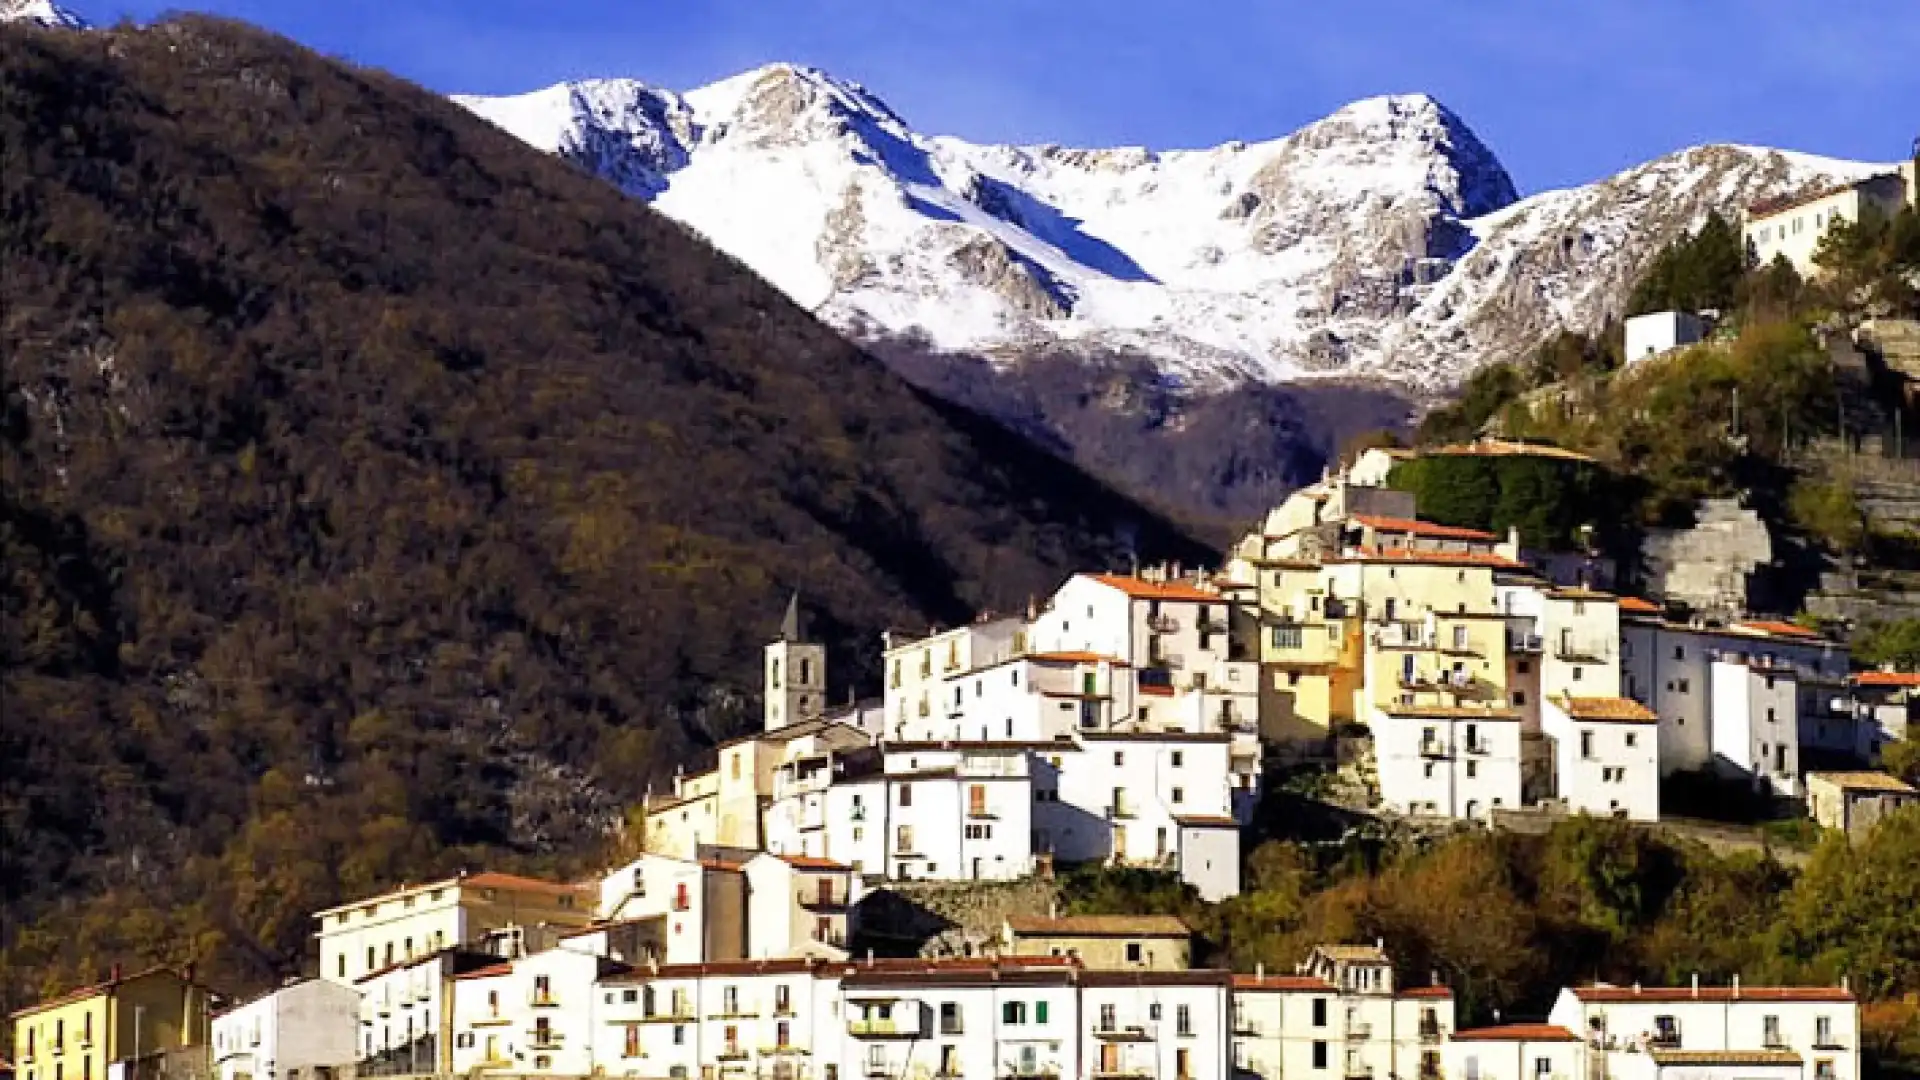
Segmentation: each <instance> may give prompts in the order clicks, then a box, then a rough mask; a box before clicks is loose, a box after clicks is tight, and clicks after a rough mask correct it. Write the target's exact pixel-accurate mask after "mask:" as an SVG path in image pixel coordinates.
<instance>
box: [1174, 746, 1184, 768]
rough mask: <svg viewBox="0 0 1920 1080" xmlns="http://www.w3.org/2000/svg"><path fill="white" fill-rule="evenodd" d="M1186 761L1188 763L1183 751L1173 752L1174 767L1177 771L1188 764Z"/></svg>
mask: <svg viewBox="0 0 1920 1080" xmlns="http://www.w3.org/2000/svg"><path fill="white" fill-rule="evenodd" d="M1186 761H1187V755H1186V754H1184V753H1182V752H1181V751H1179V750H1175V751H1174V752H1173V767H1174V768H1176V769H1177V768H1179V767H1180V766H1182V765H1184V764H1186Z"/></svg>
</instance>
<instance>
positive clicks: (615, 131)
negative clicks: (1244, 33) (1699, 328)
mask: <svg viewBox="0 0 1920 1080" xmlns="http://www.w3.org/2000/svg"><path fill="white" fill-rule="evenodd" d="M457 100H459V101H460V102H461V103H462V104H464V105H466V106H467V107H468V108H470V109H472V110H473V111H475V112H476V113H479V114H480V115H482V116H484V117H486V118H488V119H490V120H492V121H493V122H494V123H496V124H498V125H499V126H501V127H503V128H505V129H507V130H508V131H510V132H513V133H514V134H516V135H518V136H520V137H521V138H522V139H525V140H526V141H527V142H529V143H531V144H532V145H534V146H536V147H539V148H541V149H543V150H547V151H549V152H553V153H557V154H561V155H563V156H565V157H567V158H568V159H570V160H572V161H574V162H575V163H577V164H579V165H581V166H582V167H584V168H587V169H590V170H592V171H594V172H595V173H597V174H599V175H601V176H603V177H605V178H606V179H608V180H610V181H611V182H613V183H615V184H617V185H619V186H620V187H621V188H622V189H623V190H625V191H627V192H629V193H631V194H633V195H635V196H637V197H640V198H643V199H646V200H648V201H649V202H651V203H652V204H653V205H654V206H655V207H656V208H657V209H659V210H660V211H661V212H663V213H665V214H667V215H669V216H671V217H674V218H676V219H678V220H680V221H681V222H683V223H685V224H686V225H688V226H690V227H692V228H694V229H696V230H698V231H699V232H700V233H702V234H703V235H704V236H705V237H706V238H707V239H708V240H709V241H710V242H712V243H713V244H714V245H716V246H717V247H719V248H721V249H722V250H725V251H727V252H728V253H729V254H731V255H733V256H734V257H735V258H737V259H739V260H741V261H742V262H744V263H746V264H747V265H748V266H750V267H752V268H753V269H754V270H755V271H757V272H758V273H759V274H760V275H761V276H763V277H765V278H767V279H768V280H769V281H771V282H772V283H773V284H775V285H776V286H778V287H779V288H780V289H782V290H783V291H784V292H786V293H787V294H788V295H789V296H791V297H792V298H793V299H794V300H795V301H796V302H798V303H799V304H801V305H802V306H803V307H806V308H808V309H809V310H811V311H813V312H815V313H816V314H817V315H818V316H819V317H821V318H822V319H824V320H826V321H828V322H830V323H832V324H834V325H835V326H837V327H839V328H840V329H842V330H844V331H847V332H848V333H851V334H853V335H855V336H860V337H870V338H871V337H881V336H911V337H914V338H918V339H922V340H924V341H925V342H926V343H927V344H929V345H931V346H933V347H935V348H937V349H941V350H946V351H952V352H963V353H970V354H976V355H979V356H983V357H986V358H988V359H990V360H992V361H994V362H996V363H1001V364H1004V365H1012V364H1017V363H1019V362H1020V360H1022V359H1023V358H1024V357H1028V356H1032V355H1035V354H1037V353H1043V352H1044V353H1050V354H1056V355H1060V354H1065V355H1073V354H1079V355H1085V356H1098V355H1101V354H1109V353H1118V354H1127V355H1133V356H1142V357H1147V358H1151V359H1152V360H1153V361H1154V362H1155V364H1156V365H1157V366H1158V367H1159V369H1160V370H1161V371H1162V372H1163V373H1164V374H1165V375H1166V376H1167V377H1169V378H1170V379H1172V380H1175V381H1177V382H1179V383H1181V384H1182V385H1186V386H1190V387H1193V388H1195V389H1196V390H1203V389H1222V388H1229V387H1233V386H1238V385H1242V384H1244V383H1246V382H1249V381H1254V382H1266V383H1277V382H1286V381H1291V380H1297V379H1301V378H1305V377H1311V376H1364V377H1371V378H1385V379H1389V380H1392V381H1394V382H1397V383H1400V384H1403V385H1405V386H1409V387H1412V388H1415V389H1417V390H1423V391H1425V390H1441V389H1445V388H1447V387H1449V386H1451V385H1452V384H1454V383H1457V382H1458V381H1459V380H1460V379H1462V378H1463V377H1464V376H1465V375H1466V374H1467V373H1468V372H1469V371H1471V370H1472V368H1473V367H1476V366H1478V365H1480V364H1484V363H1490V362H1494V361H1498V360H1507V359H1514V358H1517V357H1521V356H1524V355H1526V354H1528V353H1529V352H1531V351H1532V350H1533V349H1535V348H1537V347H1538V345H1539V344H1540V343H1541V342H1542V341H1544V340H1546V338H1548V337H1549V336H1551V335H1552V334H1553V333H1555V332H1557V331H1559V330H1561V329H1576V330H1592V329H1597V328H1598V326H1599V325H1600V324H1601V323H1602V322H1603V321H1604V319H1605V318H1606V317H1607V316H1609V315H1611V314H1615V313H1617V311H1618V309H1619V307H1620V305H1621V304H1622V303H1623V302H1624V300H1625V297H1626V292H1627V290H1628V289H1629V288H1630V287H1631V282H1632V279H1633V277H1634V276H1635V275H1637V274H1638V273H1639V272H1640V269H1641V268H1642V267H1644V266H1645V265H1646V263H1647V262H1648V261H1649V260H1650V259H1651V258H1652V256H1653V254H1654V252H1655V251H1657V250H1658V248H1659V247H1660V246H1661V245H1663V244H1665V243H1666V242H1668V241H1669V240H1671V239H1672V238H1673V237H1675V236H1677V235H1678V234H1679V232H1680V231H1681V230H1684V229H1687V228H1691V227H1693V226H1694V225H1696V224H1697V223H1698V222H1699V221H1700V220H1701V219H1703V218H1704V217H1705V215H1706V213H1707V212H1708V211H1709V210H1711V209H1716V208H1717V209H1720V210H1721V211H1723V212H1726V213H1736V212H1738V210H1739V209H1740V207H1741V206H1743V205H1744V204H1745V203H1746V202H1748V201H1750V200H1753V199H1757V198H1763V197H1766V196H1769V195H1776V194H1784V193H1790V192H1797V191H1799V190H1801V189H1802V188H1804V187H1806V186H1811V185H1813V184H1817V183H1827V182H1832V181H1833V180H1836V179H1839V178H1842V177H1845V176H1848V175H1853V174H1856V173H1858V172H1859V171H1861V170H1863V169H1865V168H1867V167H1866V166H1860V165H1857V164H1855V163H1850V162H1834V161H1828V160H1825V159H1817V158H1810V157H1805V156H1798V155H1783V154H1780V153H1777V152H1774V151H1765V150H1754V149H1749V148H1743V147H1700V148H1695V149H1694V150H1690V151H1685V152H1682V153H1680V154H1676V155H1673V156H1671V157H1670V158H1663V159H1661V160H1660V161H1657V162H1651V163H1648V164H1647V165H1645V166H1642V167H1641V168H1639V169H1635V170H1629V171H1628V172H1626V173H1622V174H1621V175H1619V176H1616V177H1612V178H1608V179H1606V180H1602V181H1599V182H1597V183H1595V184H1591V185H1587V186H1586V187H1582V188H1577V189H1572V190H1571V191H1568V192H1548V193H1545V194H1542V195H1538V196H1534V197H1533V198H1530V199H1527V200H1525V201H1520V200H1519V198H1518V192H1517V191H1516V190H1515V188H1514V184H1513V180H1512V178H1511V177H1510V176H1508V174H1507V171H1506V169H1505V168H1504V167H1503V166H1502V165H1501V163H1500V160H1499V158H1498V157H1496V156H1495V154H1494V152H1493V151H1492V150H1491V149H1490V148H1489V147H1488V146H1487V145H1486V144H1485V143H1484V142H1483V141H1481V139H1480V138H1479V136H1478V135H1476V134H1475V133H1474V131H1473V130H1472V129H1471V128H1470V127H1469V126H1468V125H1467V124H1466V122H1465V121H1463V120H1462V119H1461V118H1460V117H1459V116H1458V115H1456V114H1455V113H1454V112H1453V111H1452V110H1450V109H1448V108H1447V107H1446V106H1445V105H1443V104H1441V103H1440V102H1438V101H1436V100H1434V99H1433V98H1431V97H1428V96H1426V95H1424V94H1400V95H1391V96H1384V97H1375V98H1368V99H1366V100H1363V101H1356V102H1354V103H1352V104H1350V105H1347V106H1345V107H1343V108H1341V109H1338V110H1336V111H1334V112H1332V113H1331V114H1329V115H1327V116H1326V117H1324V118H1322V119H1320V120H1316V121H1314V122H1313V123H1311V124H1308V125H1306V126H1305V127H1302V128H1300V129H1299V130H1298V131H1295V132H1293V133H1291V134H1288V135H1284V136H1282V137H1279V138H1273V139H1269V140H1266V141H1262V142H1231V143H1227V144H1224V145H1221V146H1216V147H1212V148H1208V149H1198V150H1165V151H1155V150H1150V149H1145V148H1141V147H1119V148H1069V147H1061V146H1055V145H1043V146H1007V145H990V144H978V143H972V142H969V141H967V140H964V139H957V138H952V137H947V136H928V135H925V134H922V133H919V132H916V131H914V130H913V129H912V128H911V127H910V126H908V124H907V122H906V121H905V120H904V119H903V118H902V117H901V116H900V115H899V114H898V113H896V112H894V111H893V109H892V108H890V107H889V106H888V105H887V104H886V103H885V102H884V101H882V100H881V99H880V98H879V97H878V96H876V95H874V94H873V93H872V92H870V91H868V90H867V89H865V88H864V87H862V86H860V85H859V84H858V83H854V82H851V81H848V80H845V79H841V78H837V77H835V76H833V75H831V74H828V73H826V72H823V71H820V70H818V69H814V68H809V67H804V66H800V65H794V64H771V65H768V66H765V67H761V68H756V69H754V70H752V71H748V72H745V73H742V74H740V75H736V76H734V77H732V78H729V79H724V80H721V81H720V82H716V83H713V84H711V85H709V86H704V87H700V88H698V89H694V90H689V91H686V92H684V93H677V92H675V91H671V90H665V89H660V88H657V87H653V86H649V85H647V84H645V83H641V82H635V81H632V80H618V79H615V80H601V81H593V82H577V83H568V84H564V85H561V86H556V87H550V88H548V89H546V90H540V91H535V92H534V93H531V94H525V95H521V96H518V97H506V98H480V97H468V98H459V99H457Z"/></svg>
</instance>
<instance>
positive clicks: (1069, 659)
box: [1015, 650, 1132, 667]
mask: <svg viewBox="0 0 1920 1080" xmlns="http://www.w3.org/2000/svg"><path fill="white" fill-rule="evenodd" d="M1015 659H1021V658H1020V657H1015ZM1025 659H1027V660H1032V661H1034V662H1035V663H1039V664H1113V665H1115V666H1116V667H1131V666H1132V665H1131V664H1128V663H1127V662H1126V661H1125V660H1122V659H1120V658H1119V657H1117V656H1107V655H1104V654H1102V653H1097V652H1086V651H1084V650H1070V651H1067V652H1046V653H1028V654H1027V655H1026V657H1025Z"/></svg>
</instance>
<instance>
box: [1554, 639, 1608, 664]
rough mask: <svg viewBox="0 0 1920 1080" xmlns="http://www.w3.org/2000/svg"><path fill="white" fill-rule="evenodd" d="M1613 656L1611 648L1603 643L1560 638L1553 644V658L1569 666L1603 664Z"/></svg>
mask: <svg viewBox="0 0 1920 1080" xmlns="http://www.w3.org/2000/svg"><path fill="white" fill-rule="evenodd" d="M1612 655H1613V647H1612V646H1611V645H1609V644H1608V643H1606V642H1604V641H1576V640H1573V639H1572V638H1565V637H1563V638H1561V639H1560V640H1558V641H1556V642H1554V643H1553V657H1554V659H1556V660H1562V661H1565V662H1566V663H1569V664H1604V663H1606V662H1607V660H1608V658H1610V657H1611V656H1612Z"/></svg>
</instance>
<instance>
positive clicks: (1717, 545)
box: [1640, 499, 1773, 615]
mask: <svg viewBox="0 0 1920 1080" xmlns="http://www.w3.org/2000/svg"><path fill="white" fill-rule="evenodd" d="M1772 561H1773V537H1772V535H1771V534H1770V533H1769V532H1768V531H1767V524H1766V522H1764V521H1762V520H1761V519H1760V515H1759V513H1758V512H1756V511H1754V510H1753V509H1751V508H1749V507H1745V506H1741V505H1740V503H1739V500H1737V499H1703V500H1701V502H1700V504H1699V506H1698V508H1697V509H1696V511H1695V522H1694V525H1693V527H1692V528H1690V529H1649V530H1647V535H1646V539H1644V540H1643V541H1642V542H1641V544H1640V562H1641V565H1642V566H1643V567H1644V569H1645V583H1646V587H1647V591H1648V592H1649V593H1651V594H1652V595H1653V596H1656V597H1660V598H1662V599H1665V600H1669V601H1680V602H1682V603H1685V604H1686V605H1688V606H1689V607H1691V608H1693V609H1694V610H1695V611H1698V612H1703V613H1707V612H1713V613H1724V614H1729V615H1735V614H1741V613H1743V612H1745V611H1746V610H1747V609H1748V608H1749V607H1750V606H1751V605H1750V600H1751V596H1750V593H1751V588H1752V578H1753V574H1754V572H1755V571H1757V570H1759V569H1760V568H1761V567H1763V566H1766V565H1768V564H1770V563H1771V562H1772Z"/></svg>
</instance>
